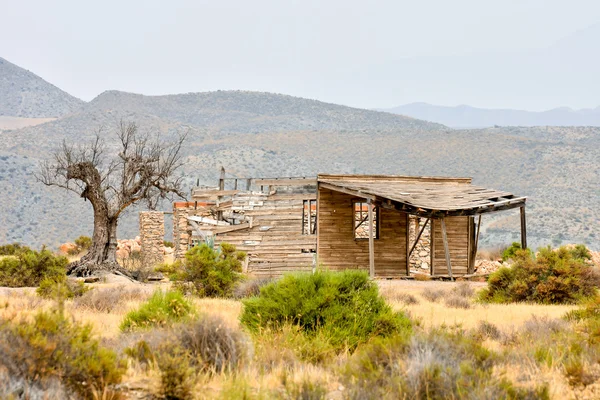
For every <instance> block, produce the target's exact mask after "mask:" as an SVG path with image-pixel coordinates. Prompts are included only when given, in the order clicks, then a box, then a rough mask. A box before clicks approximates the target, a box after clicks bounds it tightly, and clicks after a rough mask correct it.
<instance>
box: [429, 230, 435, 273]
mask: <svg viewBox="0 0 600 400" xmlns="http://www.w3.org/2000/svg"><path fill="white" fill-rule="evenodd" d="M430 224H431V227H430V228H429V232H430V234H429V236H430V237H429V275H431V276H434V275H435V266H434V262H435V220H434V219H432V220H431V222H430Z"/></svg>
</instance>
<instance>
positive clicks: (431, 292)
mask: <svg viewBox="0 0 600 400" xmlns="http://www.w3.org/2000/svg"><path fill="white" fill-rule="evenodd" d="M446 295H447V293H446V291H445V290H444V289H426V290H423V291H422V292H421V296H423V298H425V300H427V301H430V302H432V303H435V302H436V301H438V300H439V299H440V298H443V297H445V296H446Z"/></svg>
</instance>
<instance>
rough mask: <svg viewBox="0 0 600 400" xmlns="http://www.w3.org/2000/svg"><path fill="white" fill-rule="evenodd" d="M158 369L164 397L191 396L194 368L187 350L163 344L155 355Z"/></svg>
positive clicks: (184, 397)
mask: <svg viewBox="0 0 600 400" xmlns="http://www.w3.org/2000/svg"><path fill="white" fill-rule="evenodd" d="M156 363H157V365H158V369H159V371H160V392H161V395H162V397H163V398H165V399H178V400H186V399H191V398H193V396H192V394H193V389H194V380H193V376H194V369H193V368H192V366H191V359H190V355H189V353H188V352H187V351H185V350H184V349H182V348H180V347H179V346H177V345H176V344H175V345H164V346H163V347H162V348H161V349H160V350H159V351H158V352H157V356H156Z"/></svg>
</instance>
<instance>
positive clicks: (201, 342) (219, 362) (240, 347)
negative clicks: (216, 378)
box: [177, 315, 251, 373]
mask: <svg viewBox="0 0 600 400" xmlns="http://www.w3.org/2000/svg"><path fill="white" fill-rule="evenodd" d="M177 332H178V334H177V337H178V341H179V343H180V345H181V347H182V348H183V349H185V350H186V351H187V352H188V353H189V354H190V356H191V359H192V360H193V361H194V362H196V363H198V364H199V365H200V366H201V369H202V370H208V371H211V372H218V373H221V372H224V371H227V372H231V371H234V370H236V369H238V367H240V366H241V365H242V363H243V362H244V361H246V360H248V359H249V358H250V355H251V351H250V349H251V342H250V340H249V338H248V337H247V336H246V334H245V333H243V332H242V331H240V330H239V329H233V328H230V327H229V326H227V325H226V324H225V323H224V322H223V320H222V319H221V318H219V317H217V316H212V315H207V316H203V317H201V318H199V319H197V320H195V321H192V322H191V323H188V324H184V325H180V326H178V327H177Z"/></svg>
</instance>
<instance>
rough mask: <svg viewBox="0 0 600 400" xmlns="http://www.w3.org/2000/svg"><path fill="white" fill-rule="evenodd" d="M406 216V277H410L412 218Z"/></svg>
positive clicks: (406, 214)
mask: <svg viewBox="0 0 600 400" xmlns="http://www.w3.org/2000/svg"><path fill="white" fill-rule="evenodd" d="M404 215H405V216H406V246H405V247H406V276H410V253H411V249H410V216H409V214H408V213H405V214H404Z"/></svg>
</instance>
